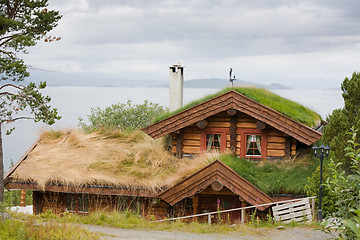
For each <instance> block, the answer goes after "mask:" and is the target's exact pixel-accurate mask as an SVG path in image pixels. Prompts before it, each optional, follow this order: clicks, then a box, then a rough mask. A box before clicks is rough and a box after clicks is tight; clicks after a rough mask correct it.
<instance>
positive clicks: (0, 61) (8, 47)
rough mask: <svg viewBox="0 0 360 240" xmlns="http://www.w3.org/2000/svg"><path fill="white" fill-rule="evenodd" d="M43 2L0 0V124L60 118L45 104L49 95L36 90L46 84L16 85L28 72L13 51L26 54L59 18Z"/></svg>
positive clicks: (47, 121)
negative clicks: (23, 120)
mask: <svg viewBox="0 0 360 240" xmlns="http://www.w3.org/2000/svg"><path fill="white" fill-rule="evenodd" d="M47 5H48V4H47V0H38V1H31V0H29V1H22V0H0V23H1V25H0V26H1V27H0V57H1V58H0V83H1V86H0V109H1V110H0V123H4V122H13V121H15V120H18V119H34V120H35V121H43V122H45V123H48V124H53V123H54V121H55V120H56V119H60V117H59V116H58V115H57V110H56V109H52V108H51V107H50V106H49V105H48V103H49V102H50V100H51V98H50V97H48V96H43V95H42V94H41V93H40V91H39V90H40V89H43V88H45V87H46V83H45V82H42V83H40V84H39V85H38V86H37V85H36V84H34V83H29V85H27V86H23V85H19V84H18V82H21V81H23V80H24V79H25V78H26V77H28V76H29V73H28V72H27V65H26V64H25V62H24V61H23V60H22V59H21V58H19V57H18V56H17V53H19V52H22V53H27V48H28V47H31V46H34V45H36V43H37V42H38V41H39V40H40V39H41V38H45V39H50V38H51V37H47V36H46V34H47V33H48V32H49V31H51V30H52V29H53V28H54V27H56V25H57V22H58V20H59V19H60V18H61V16H60V15H59V13H58V12H57V11H49V10H48V9H47V8H46V7H47ZM26 113H27V114H26ZM23 114H26V115H25V116H24V115H23Z"/></svg>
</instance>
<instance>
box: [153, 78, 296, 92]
mask: <svg viewBox="0 0 360 240" xmlns="http://www.w3.org/2000/svg"><path fill="white" fill-rule="evenodd" d="M230 86H231V83H230V82H229V80H227V79H220V78H204V79H192V80H187V81H184V88H225V87H230ZM236 86H254V87H261V88H266V89H272V90H275V89H276V90H279V89H291V88H290V87H287V86H285V85H282V84H279V83H271V84H270V85H265V84H259V83H254V82H249V81H245V80H236V81H235V82H234V87H236ZM149 87H169V84H160V85H151V86H149Z"/></svg>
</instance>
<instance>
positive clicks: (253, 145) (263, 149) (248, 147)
mask: <svg viewBox="0 0 360 240" xmlns="http://www.w3.org/2000/svg"><path fill="white" fill-rule="evenodd" d="M237 134H238V135H240V137H239V139H241V141H240V143H239V145H237V148H240V154H239V156H240V157H242V158H251V159H260V158H266V157H267V134H266V132H264V131H262V130H259V129H238V130H237ZM238 153H239V152H238Z"/></svg>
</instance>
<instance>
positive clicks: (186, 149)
mask: <svg viewBox="0 0 360 240" xmlns="http://www.w3.org/2000/svg"><path fill="white" fill-rule="evenodd" d="M182 151H183V153H194V154H197V153H200V152H201V150H200V147H198V146H183V148H182Z"/></svg>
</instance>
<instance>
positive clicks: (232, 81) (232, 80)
mask: <svg viewBox="0 0 360 240" xmlns="http://www.w3.org/2000/svg"><path fill="white" fill-rule="evenodd" d="M229 80H230V82H231V88H234V81H235V80H236V77H235V75H232V68H230V72H229Z"/></svg>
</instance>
